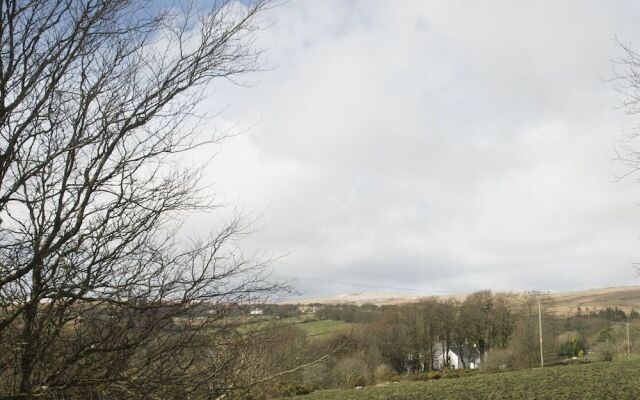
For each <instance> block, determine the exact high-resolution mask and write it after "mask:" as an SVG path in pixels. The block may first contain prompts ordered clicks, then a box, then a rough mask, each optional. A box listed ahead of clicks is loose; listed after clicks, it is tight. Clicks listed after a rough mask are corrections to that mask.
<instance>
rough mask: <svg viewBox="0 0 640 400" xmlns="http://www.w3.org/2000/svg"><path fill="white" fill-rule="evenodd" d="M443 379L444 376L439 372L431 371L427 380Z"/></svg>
mask: <svg viewBox="0 0 640 400" xmlns="http://www.w3.org/2000/svg"><path fill="white" fill-rule="evenodd" d="M440 378H442V374H441V373H440V372H438V371H430V372H429V373H428V374H427V379H429V380H431V379H440Z"/></svg>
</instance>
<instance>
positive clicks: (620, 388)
mask: <svg viewBox="0 0 640 400" xmlns="http://www.w3.org/2000/svg"><path fill="white" fill-rule="evenodd" d="M299 399H300V400H365V399H367V400H368V399H371V400H409V399H411V400H420V399H425V400H426V399H442V400H450V399H451V400H453V399H456V400H465V399H469V400H471V399H492V400H498V399H504V400H506V399H513V400H522V399H536V400H539V399H549V400H565V399H566V400H569V399H572V400H573V399H591V400H595V399H603V400H604V399H640V361H639V360H633V361H616V362H602V363H594V364H583V365H572V366H562V367H550V368H544V369H530V370H521V371H514V372H504V373H495V374H478V375H474V376H469V377H465V378H454V379H440V380H430V381H426V382H398V383H390V384H388V385H386V386H382V387H364V388H362V389H359V390H356V389H353V390H324V391H319V392H315V393H312V394H310V395H306V396H300V397H299Z"/></svg>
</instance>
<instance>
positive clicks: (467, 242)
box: [189, 1, 640, 296]
mask: <svg viewBox="0 0 640 400" xmlns="http://www.w3.org/2000/svg"><path fill="white" fill-rule="evenodd" d="M264 20H265V22H267V23H268V28H267V29H266V30H265V31H264V32H262V33H261V35H260V40H259V45H260V46H263V47H264V48H266V51H265V55H264V61H265V62H266V63H267V66H268V67H269V69H268V70H267V71H265V72H262V73H260V74H258V75H252V76H249V77H247V82H248V83H251V87H234V86H232V85H222V86H218V87H216V90H215V92H214V93H213V96H212V97H211V99H210V100H208V101H207V103H206V107H207V108H208V109H210V110H212V111H214V112H216V111H219V110H224V111H223V112H222V114H221V115H220V116H219V117H217V119H216V123H217V125H218V126H219V127H227V126H234V127H237V128H239V129H244V128H250V129H249V131H248V132H247V133H246V134H244V135H242V136H240V137H236V138H232V139H229V140H227V141H226V142H225V143H224V144H223V145H222V146H221V147H220V148H219V154H218V155H217V157H216V158H215V159H214V161H213V162H212V163H211V164H210V165H209V167H208V169H207V180H208V181H209V180H210V182H213V183H215V188H214V189H215V193H217V195H218V196H220V198H221V199H224V201H225V202H227V203H230V204H235V203H237V204H240V205H241V206H242V208H243V209H245V210H248V211H252V212H255V213H262V212H263V211H264V213H263V215H262V217H261V219H260V222H259V225H260V226H261V227H262V229H261V230H260V231H259V232H257V233H256V234H254V235H253V236H251V237H250V238H249V239H248V241H247V243H246V246H247V247H248V248H252V249H263V250H265V251H268V252H271V253H273V254H284V253H287V254H288V255H287V256H286V257H285V258H283V259H282V260H281V261H280V262H278V263H276V264H275V265H274V274H276V276H294V277H299V278H300V286H299V289H300V290H301V291H302V292H303V294H304V295H305V296H315V295H323V294H329V293H343V292H352V291H371V290H377V289H379V290H384V288H387V289H388V290H392V289H406V290H415V291H423V292H426V293H429V292H431V293H440V292H458V291H463V292H468V291H472V290H477V289H482V288H490V289H496V290H524V289H542V290H567V289H581V288H589V287H604V286H617V285H630V284H640V280H639V278H637V277H636V273H635V270H634V269H633V267H632V262H633V261H640V240H639V238H640V207H638V205H637V202H638V200H640V185H638V184H637V183H635V182H634V181H633V180H632V179H628V180H625V181H622V182H618V183H616V182H614V171H616V168H617V167H616V165H615V164H614V163H612V162H611V161H610V159H609V157H610V156H612V155H613V148H614V143H615V141H616V139H618V138H619V137H620V136H621V132H622V128H623V127H631V126H632V125H633V124H634V123H637V122H640V121H635V122H634V120H633V119H631V118H629V117H625V115H624V113H623V112H621V111H619V110H616V106H617V104H618V98H617V95H616V94H615V93H614V92H613V90H612V87H611V85H610V84H609V83H606V82H603V78H608V77H611V75H612V73H611V61H612V60H614V59H616V58H618V57H620V56H621V54H620V51H619V49H618V48H617V47H616V46H615V44H614V42H613V38H614V37H616V36H617V37H618V38H619V39H620V40H622V41H624V42H630V43H631V44H632V45H633V44H634V43H636V44H637V45H638V47H637V48H639V49H640V25H639V24H638V23H637V21H638V20H640V7H639V5H638V3H637V2H632V1H628V2H615V3H611V2H602V1H575V2H569V1H566V2H551V1H550V2H514V1H504V2H473V1H466V2H455V1H443V2H425V1H416V2H410V1H402V2H395V1H379V2H376V1H362V2H357V1H356V2H347V1H289V2H286V3H285V4H283V5H281V6H279V7H277V8H275V9H274V10H272V11H271V12H270V13H269V14H268V15H266V16H265V17H264ZM197 157H200V158H202V157H204V154H202V153H200V154H199V155H196V158H197ZM215 221H216V219H215V218H214V217H198V219H197V220H194V219H192V220H191V221H190V222H189V225H190V226H194V227H195V229H197V230H202V231H204V230H206V229H209V228H210V227H211V226H213V225H214V224H215ZM315 279H319V280H326V281H331V282H323V281H319V280H315ZM332 282H333V283H332ZM335 282H347V283H343V284H338V283H335ZM353 283H357V284H360V285H362V286H355V285H353ZM366 285H371V286H366ZM376 285H377V286H380V287H379V288H378V287H377V286H376ZM383 287H384V288H383Z"/></svg>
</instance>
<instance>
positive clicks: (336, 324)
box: [296, 319, 354, 336]
mask: <svg viewBox="0 0 640 400" xmlns="http://www.w3.org/2000/svg"><path fill="white" fill-rule="evenodd" d="M296 326H297V327H299V328H300V329H302V330H303V331H305V332H306V333H307V335H309V336H321V335H328V334H331V333H338V332H344V333H349V331H351V329H352V328H353V327H354V324H350V323H348V322H343V321H333V320H330V319H327V320H322V321H309V322H303V323H298V324H297V325H296Z"/></svg>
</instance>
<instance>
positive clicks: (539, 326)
mask: <svg viewBox="0 0 640 400" xmlns="http://www.w3.org/2000/svg"><path fill="white" fill-rule="evenodd" d="M538 328H539V329H540V368H544V353H543V351H542V306H541V305H540V293H538Z"/></svg>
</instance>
